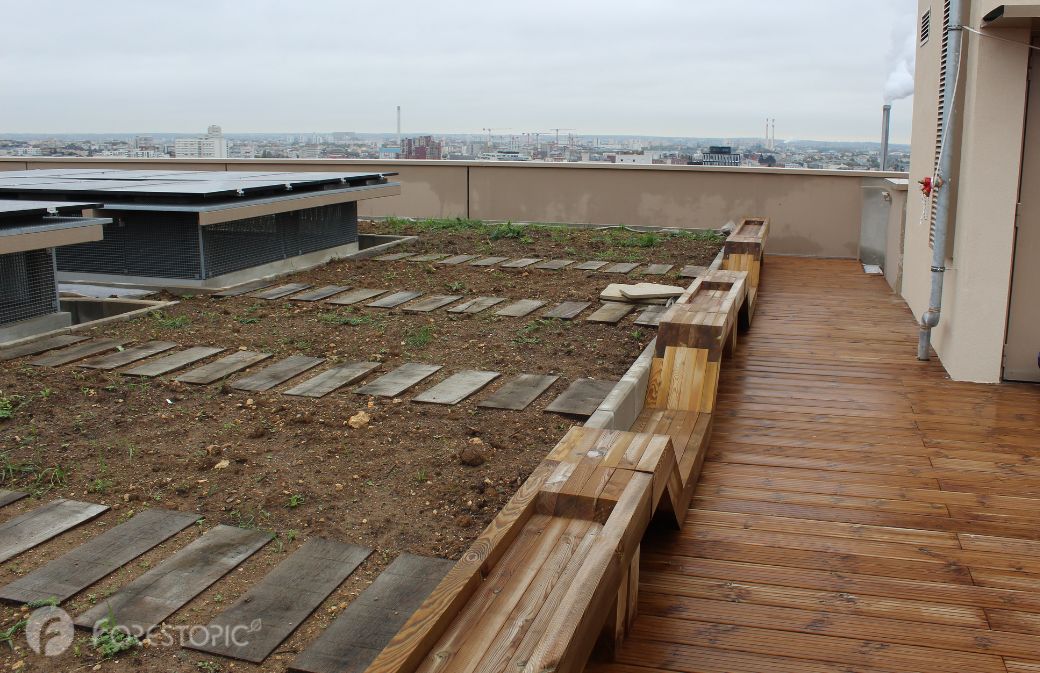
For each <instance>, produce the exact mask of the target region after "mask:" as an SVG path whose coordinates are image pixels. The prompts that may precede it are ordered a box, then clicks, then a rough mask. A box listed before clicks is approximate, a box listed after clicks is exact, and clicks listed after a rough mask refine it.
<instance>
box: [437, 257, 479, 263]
mask: <svg viewBox="0 0 1040 673" xmlns="http://www.w3.org/2000/svg"><path fill="white" fill-rule="evenodd" d="M477 257H480V255H452V256H451V257H448V258H447V259H442V260H440V261H438V262H437V263H438V264H448V265H451V266H454V265H456V264H462V263H463V262H468V261H470V260H474V259H476V258H477Z"/></svg>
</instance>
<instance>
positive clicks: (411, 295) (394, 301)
mask: <svg viewBox="0 0 1040 673" xmlns="http://www.w3.org/2000/svg"><path fill="white" fill-rule="evenodd" d="M422 294H423V293H422V292H415V291H413V290H401V291H398V292H393V293H391V294H388V295H386V296H385V297H382V298H381V299H376V300H375V301H371V302H369V303H367V304H365V306H368V307H369V308H394V307H396V306H400V305H401V304H404V303H405V302H409V301H411V300H413V299H416V298H418V297H421V296H422Z"/></svg>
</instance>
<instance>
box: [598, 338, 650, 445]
mask: <svg viewBox="0 0 1040 673" xmlns="http://www.w3.org/2000/svg"><path fill="white" fill-rule="evenodd" d="M656 347H657V339H656V338H655V339H653V340H651V341H650V343H649V344H647V346H646V348H644V349H643V352H642V353H640V354H639V357H637V358H636V359H635V362H633V363H632V366H631V367H629V368H628V371H626V372H625V374H624V376H622V377H621V380H620V381H618V382H617V385H615V386H614V388H613V389H612V390H611V391H610V393H609V394H608V395H607V396H606V398H604V400H603V402H601V403H600V405H599V408H598V409H596V412H595V413H594V414H592V415H591V416H589V420H587V421H585V427H587V428H602V429H604V430H628V429H629V428H631V427H632V425H633V424H634V423H635V422H636V419H637V418H639V414H641V413H642V412H643V403H644V401H645V400H646V387H647V385H648V384H649V382H650V365H651V363H652V362H653V359H654V349H655V348H656Z"/></svg>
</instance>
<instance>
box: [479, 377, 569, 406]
mask: <svg viewBox="0 0 1040 673" xmlns="http://www.w3.org/2000/svg"><path fill="white" fill-rule="evenodd" d="M559 378H560V377H559V376H548V375H540V374H519V375H517V376H515V377H513V378H512V379H510V380H509V381H507V382H506V384H505V385H503V386H502V387H501V388H499V389H498V390H496V391H495V392H494V393H492V394H491V395H490V396H488V398H487V399H486V400H483V401H481V402H478V403H477V406H478V407H487V408H488V409H511V410H514V411H521V410H523V409H526V408H527V406H528V405H529V404H531V402H534V401H535V400H536V399H538V397H539V396H540V395H541V394H542V393H544V392H545V391H546V390H548V389H549V386H551V385H552V384H554V383H556V381H558V380H559Z"/></svg>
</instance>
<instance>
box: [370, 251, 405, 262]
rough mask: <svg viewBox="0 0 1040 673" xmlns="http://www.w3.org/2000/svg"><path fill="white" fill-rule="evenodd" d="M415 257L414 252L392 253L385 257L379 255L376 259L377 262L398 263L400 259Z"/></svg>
mask: <svg viewBox="0 0 1040 673" xmlns="http://www.w3.org/2000/svg"><path fill="white" fill-rule="evenodd" d="M414 255H415V253H414V252H390V253H387V254H385V255H379V256H378V257H375V258H374V259H375V260H376V261H377V262H396V261H397V260H399V259H408V258H409V257H412V256H414Z"/></svg>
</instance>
